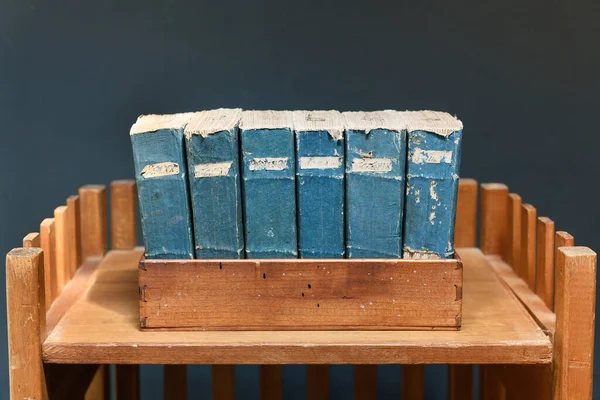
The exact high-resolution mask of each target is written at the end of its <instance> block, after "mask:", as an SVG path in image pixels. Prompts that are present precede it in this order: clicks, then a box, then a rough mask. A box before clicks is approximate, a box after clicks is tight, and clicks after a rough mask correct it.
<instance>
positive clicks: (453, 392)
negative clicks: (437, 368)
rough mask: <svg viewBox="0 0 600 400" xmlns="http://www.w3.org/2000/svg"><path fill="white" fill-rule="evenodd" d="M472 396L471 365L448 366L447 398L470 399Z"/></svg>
mask: <svg viewBox="0 0 600 400" xmlns="http://www.w3.org/2000/svg"><path fill="white" fill-rule="evenodd" d="M472 398H473V366H472V365H457V364H455V365H449V366H448V400H471V399H472Z"/></svg>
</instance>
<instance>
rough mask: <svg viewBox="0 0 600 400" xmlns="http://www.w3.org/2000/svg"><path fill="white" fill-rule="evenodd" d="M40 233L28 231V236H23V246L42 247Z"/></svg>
mask: <svg viewBox="0 0 600 400" xmlns="http://www.w3.org/2000/svg"><path fill="white" fill-rule="evenodd" d="M40 243H41V242H40V234H39V233H37V232H32V233H28V234H27V236H25V237H24V238H23V247H25V248H30V247H37V248H39V247H41V244H40Z"/></svg>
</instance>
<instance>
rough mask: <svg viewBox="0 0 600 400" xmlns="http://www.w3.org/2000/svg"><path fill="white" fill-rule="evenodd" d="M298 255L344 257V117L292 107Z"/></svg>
mask: <svg viewBox="0 0 600 400" xmlns="http://www.w3.org/2000/svg"><path fill="white" fill-rule="evenodd" d="M293 117H294V131H295V136H296V201H297V208H298V253H299V256H300V258H344V255H345V242H344V121H343V119H342V114H340V113H339V112H338V111H294V114H293Z"/></svg>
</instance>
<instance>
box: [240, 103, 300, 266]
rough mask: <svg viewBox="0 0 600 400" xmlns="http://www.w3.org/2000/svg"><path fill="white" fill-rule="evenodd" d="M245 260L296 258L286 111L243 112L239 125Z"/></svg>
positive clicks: (292, 174)
mask: <svg viewBox="0 0 600 400" xmlns="http://www.w3.org/2000/svg"><path fill="white" fill-rule="evenodd" d="M240 138H241V153H242V168H241V171H242V193H243V205H244V206H243V211H244V238H245V254H246V258H297V257H298V243H297V240H298V238H297V230H296V187H295V185H296V168H295V162H294V159H295V151H294V132H293V120H292V112H291V111H244V112H243V113H242V119H241V122H240Z"/></svg>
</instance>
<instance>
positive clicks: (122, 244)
mask: <svg viewBox="0 0 600 400" xmlns="http://www.w3.org/2000/svg"><path fill="white" fill-rule="evenodd" d="M135 199H136V190H135V181H134V180H120V181H114V182H112V183H111V184H110V221H111V243H112V248H113V249H115V250H131V249H133V248H135V246H136V241H137V233H136V232H137V228H136V207H135V205H136V200H135Z"/></svg>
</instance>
